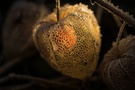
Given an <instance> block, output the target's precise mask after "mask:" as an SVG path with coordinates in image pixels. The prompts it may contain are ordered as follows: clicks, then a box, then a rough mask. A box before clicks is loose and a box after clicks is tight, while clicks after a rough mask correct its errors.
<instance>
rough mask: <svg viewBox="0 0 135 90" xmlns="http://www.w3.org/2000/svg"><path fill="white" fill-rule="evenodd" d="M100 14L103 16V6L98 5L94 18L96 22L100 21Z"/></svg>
mask: <svg viewBox="0 0 135 90" xmlns="http://www.w3.org/2000/svg"><path fill="white" fill-rule="evenodd" d="M102 16H103V8H101V7H98V8H97V10H96V18H97V20H98V23H101V18H102Z"/></svg>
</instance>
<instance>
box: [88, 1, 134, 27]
mask: <svg viewBox="0 0 135 90" xmlns="http://www.w3.org/2000/svg"><path fill="white" fill-rule="evenodd" d="M90 1H91V3H92V4H95V3H96V4H98V5H99V6H101V7H102V8H104V9H105V10H107V11H108V12H111V13H112V14H114V15H117V16H118V17H119V18H120V19H122V20H124V21H125V22H126V23H127V24H128V25H129V26H132V27H133V28H134V29H135V19H134V18H133V16H132V15H129V14H128V12H123V10H121V9H119V8H118V7H116V6H114V5H113V4H112V3H110V2H107V1H106V0H90Z"/></svg>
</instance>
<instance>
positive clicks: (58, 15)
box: [56, 0, 60, 22]
mask: <svg viewBox="0 0 135 90" xmlns="http://www.w3.org/2000/svg"><path fill="white" fill-rule="evenodd" d="M56 9H57V22H58V21H59V19H60V0H56Z"/></svg>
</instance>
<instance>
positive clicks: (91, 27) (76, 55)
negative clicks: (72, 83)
mask: <svg viewBox="0 0 135 90" xmlns="http://www.w3.org/2000/svg"><path fill="white" fill-rule="evenodd" d="M33 39H34V42H35V45H36V46H37V48H38V50H39V52H40V54H41V56H42V57H43V58H44V59H45V60H46V61H47V62H48V63H49V64H50V65H51V66H52V67H53V68H54V69H56V70H57V71H59V72H61V73H63V74H64V75H67V76H70V77H73V78H78V79H84V78H86V77H89V76H91V75H92V73H93V72H94V70H95V68H96V65H97V62H98V55H99V51H100V45H101V34H100V28H99V25H98V23H97V20H96V18H95V16H94V14H93V11H92V10H90V9H88V8H87V6H86V5H83V4H76V5H65V6H63V7H61V8H60V12H59V20H58V21H57V14H56V10H55V11H54V12H53V13H51V14H50V15H48V16H47V17H45V18H44V19H43V20H41V21H39V22H38V23H37V24H36V25H35V28H34V30H33Z"/></svg>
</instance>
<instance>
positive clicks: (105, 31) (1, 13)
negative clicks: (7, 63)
mask: <svg viewBox="0 0 135 90" xmlns="http://www.w3.org/2000/svg"><path fill="white" fill-rule="evenodd" d="M17 1H19V0H1V1H0V51H2V42H1V41H2V38H1V35H2V27H3V24H4V21H5V19H6V16H7V13H8V11H9V9H10V7H11V6H12V4H13V3H14V2H17ZM25 1H30V2H34V3H37V4H38V3H39V4H40V3H44V5H45V6H46V7H47V8H49V9H50V11H53V9H54V8H55V0H25ZM80 2H81V3H83V4H86V5H88V6H89V8H91V9H92V10H94V13H95V15H96V16H97V10H98V8H99V6H98V5H96V4H95V5H91V3H90V1H89V0H61V6H63V5H64V4H67V3H69V4H76V3H80ZM112 3H114V5H116V6H119V8H121V9H123V11H127V12H129V13H130V14H132V15H133V16H135V0H112ZM99 16H100V15H99ZM98 20H99V19H98ZM99 25H100V27H101V33H102V46H101V52H100V58H99V63H98V64H100V63H101V61H102V59H103V56H104V54H105V53H106V52H107V51H108V50H109V49H110V47H111V45H112V42H113V41H115V40H116V38H117V33H118V30H119V28H120V27H119V26H118V25H117V23H116V21H115V20H114V17H113V15H112V14H111V13H109V12H107V11H105V10H103V12H102V15H101V18H100V20H99ZM125 32H126V34H123V36H122V38H123V37H125V36H127V35H129V34H132V35H134V34H135V30H134V29H133V28H132V27H129V26H128V25H126V27H125ZM39 56H40V55H37V56H33V57H32V58H30V59H33V58H39ZM31 62H32V63H31ZM44 63H45V62H44V61H43V60H41V61H40V62H36V61H35V60H30V61H28V62H27V63H26V62H25V63H22V65H18V66H17V69H16V68H13V69H12V70H11V71H10V72H14V73H19V74H28V75H31V76H36V77H43V78H46V79H52V78H55V77H59V76H62V75H61V74H60V73H58V72H56V71H55V70H53V69H52V68H51V67H49V65H48V64H46V63H45V64H44ZM24 64H25V66H26V67H25V68H24V67H23V65H24ZM35 65H36V66H35ZM44 65H46V66H45V67H46V68H47V69H46V70H43V68H42V67H41V66H44ZM36 67H38V68H36ZM25 69H27V70H25ZM24 71H27V72H28V73H26V72H24ZM10 72H8V73H7V74H5V76H6V75H8V74H9V73H10ZM3 77H4V76H3ZM1 78H2V77H1ZM96 83H97V82H96ZM8 84H9V83H8ZM97 84H98V83H97ZM99 84H101V85H95V82H94V83H93V84H92V85H93V87H90V88H93V89H92V90H98V89H99V88H101V87H102V88H103V89H106V86H104V84H102V83H99ZM3 85H7V83H6V84H3ZM102 85H103V86H102ZM0 86H2V85H1V84H0ZM97 86H99V88H98V87H97Z"/></svg>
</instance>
